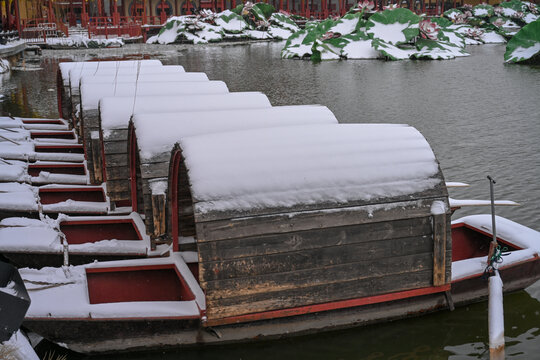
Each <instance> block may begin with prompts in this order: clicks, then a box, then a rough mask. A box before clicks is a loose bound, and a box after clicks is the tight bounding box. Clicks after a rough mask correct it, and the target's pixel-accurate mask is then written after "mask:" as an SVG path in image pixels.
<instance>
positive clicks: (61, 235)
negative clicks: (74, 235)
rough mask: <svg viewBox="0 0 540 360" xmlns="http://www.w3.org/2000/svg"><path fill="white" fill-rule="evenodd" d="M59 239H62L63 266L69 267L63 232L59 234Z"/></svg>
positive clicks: (67, 248) (66, 245) (67, 247)
mask: <svg viewBox="0 0 540 360" xmlns="http://www.w3.org/2000/svg"><path fill="white" fill-rule="evenodd" d="M60 237H61V238H62V251H63V253H64V266H66V267H67V266H69V246H68V242H67V239H66V235H65V234H64V233H63V232H60Z"/></svg>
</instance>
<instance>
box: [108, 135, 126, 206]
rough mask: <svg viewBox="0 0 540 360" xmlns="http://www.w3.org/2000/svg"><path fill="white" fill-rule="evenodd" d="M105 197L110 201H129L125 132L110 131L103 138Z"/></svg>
mask: <svg viewBox="0 0 540 360" xmlns="http://www.w3.org/2000/svg"><path fill="white" fill-rule="evenodd" d="M103 149H104V151H103V152H104V153H105V169H106V174H107V195H108V196H109V198H110V199H111V200H112V201H129V200H130V199H131V191H130V188H129V178H130V173H129V159H128V132H127V130H111V131H107V134H104V136H103Z"/></svg>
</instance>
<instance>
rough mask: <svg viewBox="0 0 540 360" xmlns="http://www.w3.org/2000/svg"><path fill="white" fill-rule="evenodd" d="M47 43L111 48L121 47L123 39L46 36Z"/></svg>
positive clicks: (55, 45)
mask: <svg viewBox="0 0 540 360" xmlns="http://www.w3.org/2000/svg"><path fill="white" fill-rule="evenodd" d="M46 41H47V45H50V46H53V47H75V48H89V49H90V48H93V49H96V48H111V47H122V46H124V41H123V40H122V39H121V38H112V39H90V38H88V37H85V36H80V35H74V36H70V37H64V38H53V37H49V38H47V40H46Z"/></svg>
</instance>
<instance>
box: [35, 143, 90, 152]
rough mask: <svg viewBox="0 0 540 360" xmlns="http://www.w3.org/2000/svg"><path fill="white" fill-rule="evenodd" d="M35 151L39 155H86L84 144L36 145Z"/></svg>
mask: <svg viewBox="0 0 540 360" xmlns="http://www.w3.org/2000/svg"><path fill="white" fill-rule="evenodd" d="M34 151H35V152H37V153H68V154H84V148H83V146H82V144H65V145H35V147H34Z"/></svg>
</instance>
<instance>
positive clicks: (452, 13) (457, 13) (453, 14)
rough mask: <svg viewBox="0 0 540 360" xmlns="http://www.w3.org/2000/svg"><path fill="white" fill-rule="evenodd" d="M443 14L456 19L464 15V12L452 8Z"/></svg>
mask: <svg viewBox="0 0 540 360" xmlns="http://www.w3.org/2000/svg"><path fill="white" fill-rule="evenodd" d="M443 15H444V16H446V17H447V18H448V19H450V20H452V21H455V20H456V19H457V18H458V17H459V16H463V12H461V11H460V10H458V9H450V10H446V11H445V12H444V13H443Z"/></svg>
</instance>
